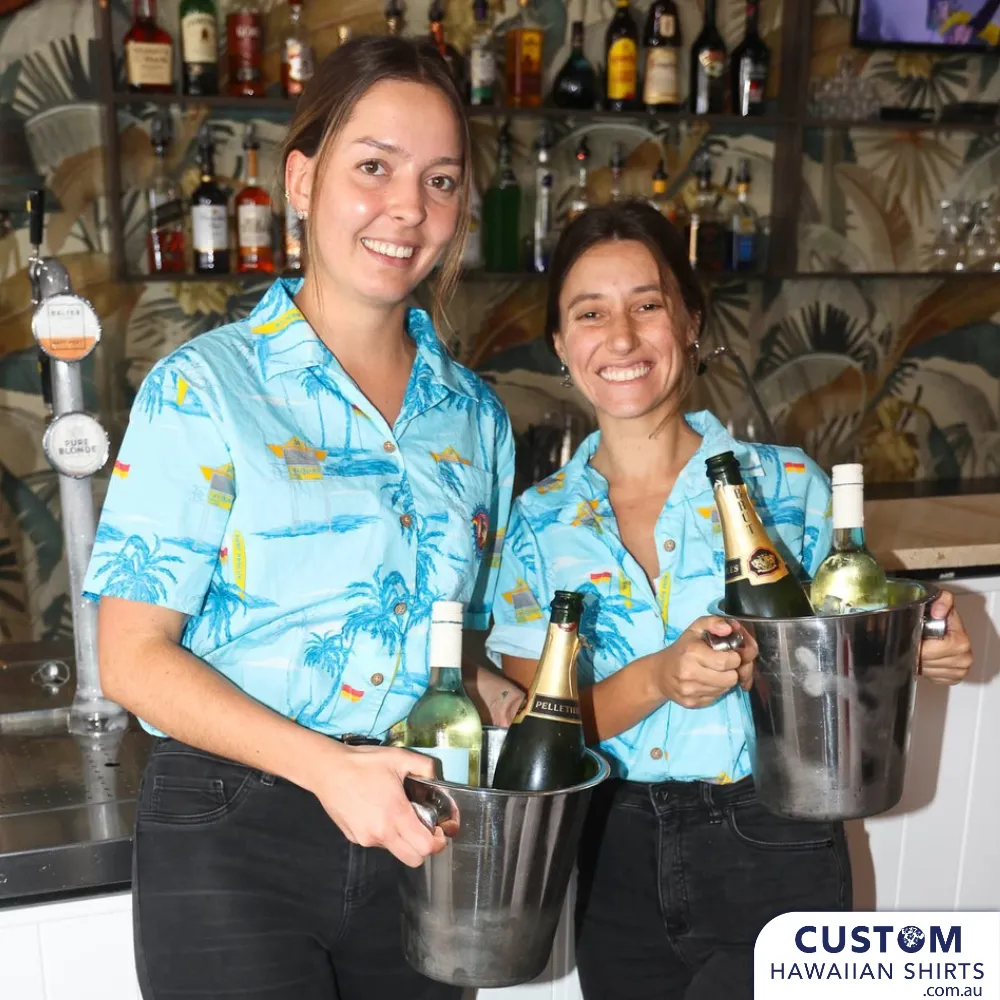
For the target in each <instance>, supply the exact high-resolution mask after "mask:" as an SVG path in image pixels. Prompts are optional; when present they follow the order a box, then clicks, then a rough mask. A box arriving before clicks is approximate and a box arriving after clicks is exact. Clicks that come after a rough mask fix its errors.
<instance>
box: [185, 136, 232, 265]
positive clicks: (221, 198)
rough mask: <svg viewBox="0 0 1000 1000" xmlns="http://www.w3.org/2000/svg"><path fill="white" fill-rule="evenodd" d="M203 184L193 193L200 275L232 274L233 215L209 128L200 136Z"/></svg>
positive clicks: (193, 232)
mask: <svg viewBox="0 0 1000 1000" xmlns="http://www.w3.org/2000/svg"><path fill="white" fill-rule="evenodd" d="M198 165H199V166H200V167H201V183H200V184H199V185H198V186H197V187H196V188H195V189H194V191H193V192H192V194H191V242H192V244H193V246H194V269H195V271H196V272H197V273H198V274H228V273H229V212H228V208H227V199H226V193H225V191H223V190H222V188H220V187H219V185H218V183H217V182H216V180H215V149H214V146H213V144H212V133H211V131H210V130H209V128H208V125H202V127H201V131H200V132H199V133H198Z"/></svg>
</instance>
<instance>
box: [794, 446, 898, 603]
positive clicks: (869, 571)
mask: <svg viewBox="0 0 1000 1000" xmlns="http://www.w3.org/2000/svg"><path fill="white" fill-rule="evenodd" d="M831 478H832V481H833V547H832V548H831V550H830V553H829V554H828V555H827V557H826V558H825V559H824V560H823V562H822V563H820V565H819V568H818V569H817V570H816V573H815V575H814V577H813V581H812V588H811V593H810V596H811V598H812V603H813V607H814V608H815V609H816V613H817V614H819V615H842V614H851V613H854V612H858V611H879V610H881V609H882V608H885V607H887V606H888V604H889V584H888V582H887V580H886V577H885V570H883V569H882V567H881V566H880V565H879V564H878V560H877V559H876V558H875V557H874V556H873V555H872V554H871V553H870V552H869V551H868V547H867V545H866V544H865V482H864V468H863V466H861V465H858V464H856V463H852V464H847V465H835V466H834V467H833V475H832V477H831Z"/></svg>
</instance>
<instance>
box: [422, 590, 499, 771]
mask: <svg viewBox="0 0 1000 1000" xmlns="http://www.w3.org/2000/svg"><path fill="white" fill-rule="evenodd" d="M463 609H464V608H463V605H462V604H461V603H460V602H458V601H435V602H434V603H433V604H432V605H431V628H430V652H429V660H430V684H429V685H428V688H427V690H426V691H425V692H424V693H423V694H422V695H421V696H420V697H419V698H418V699H417V702H416V704H415V705H414V706H413V708H412V709H410V714H409V715H408V716H407V717H406V728H405V736H404V742H405V745H406V746H408V747H411V748H412V749H414V750H419V751H421V752H422V753H426V754H429V755H430V756H431V757H437V759H438V760H439V761H441V773H442V777H443V778H444V780H445V781H451V782H454V783H455V784H458V785H478V784H480V770H479V768H480V757H481V754H482V747H483V726H482V723H481V722H480V720H479V711H478V710H477V709H476V706H475V705H474V704H473V702H472V699H471V698H470V697H469V696H468V694H466V692H465V687H464V686H463V684H462V612H463Z"/></svg>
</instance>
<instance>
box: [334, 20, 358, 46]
mask: <svg viewBox="0 0 1000 1000" xmlns="http://www.w3.org/2000/svg"><path fill="white" fill-rule="evenodd" d="M353 37H354V30H353V29H352V28H351V26H350V25H349V24H341V25H338V27H337V48H338V49H339V48H340V46H341V45H346V44H347V43H348V42H349V41H350V40H351V39H352V38H353Z"/></svg>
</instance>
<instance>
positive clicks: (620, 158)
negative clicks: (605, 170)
mask: <svg viewBox="0 0 1000 1000" xmlns="http://www.w3.org/2000/svg"><path fill="white" fill-rule="evenodd" d="M610 167H611V200H612V201H613V202H615V201H622V200H623V199H624V197H625V196H624V195H623V194H622V174H623V173H624V172H625V147H624V146H623V145H622V144H621V143H620V142H616V143H615V144H614V145H613V146H612V147H611V163H610Z"/></svg>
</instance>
